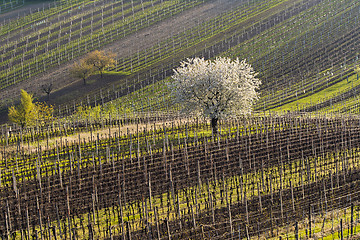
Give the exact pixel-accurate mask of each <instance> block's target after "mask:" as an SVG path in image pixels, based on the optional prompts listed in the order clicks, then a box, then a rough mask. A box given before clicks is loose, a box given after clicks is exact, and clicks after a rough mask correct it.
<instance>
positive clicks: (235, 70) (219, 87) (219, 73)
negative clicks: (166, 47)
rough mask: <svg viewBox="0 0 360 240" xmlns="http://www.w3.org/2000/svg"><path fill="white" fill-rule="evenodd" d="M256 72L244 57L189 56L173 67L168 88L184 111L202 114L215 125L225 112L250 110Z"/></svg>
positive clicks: (255, 86)
mask: <svg viewBox="0 0 360 240" xmlns="http://www.w3.org/2000/svg"><path fill="white" fill-rule="evenodd" d="M256 75H257V73H255V72H254V70H253V68H252V67H251V65H250V64H248V63H246V60H242V61H240V60H239V59H236V60H234V61H232V60H231V59H229V58H223V57H218V58H216V59H215V60H212V61H211V60H204V59H203V58H193V59H187V60H186V61H183V62H181V64H180V67H178V68H176V69H174V75H173V76H172V79H173V81H172V82H171V83H169V87H170V89H171V90H172V95H173V96H174V98H175V101H176V102H177V103H180V104H181V106H182V107H183V110H184V111H185V112H192V113H197V114H202V115H204V116H205V117H209V118H211V120H212V123H213V121H215V124H216V123H217V120H218V119H221V118H224V117H227V116H229V115H234V114H236V115H238V114H248V113H250V112H251V108H252V105H253V103H254V102H255V101H256V100H257V99H258V92H257V91H256V90H258V89H259V86H260V84H261V81H260V80H259V79H257V78H256ZM213 127H214V126H213ZM215 127H216V126H215Z"/></svg>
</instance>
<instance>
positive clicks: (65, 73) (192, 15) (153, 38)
mask: <svg viewBox="0 0 360 240" xmlns="http://www.w3.org/2000/svg"><path fill="white" fill-rule="evenodd" d="M243 2H244V1H242V0H241V1H239V0H213V1H209V2H206V3H204V4H202V5H200V6H197V7H195V8H192V9H189V10H187V11H185V12H183V13H181V14H178V15H176V16H174V17H172V18H171V19H166V20H164V21H162V22H160V23H158V24H156V25H154V26H152V27H149V28H145V29H142V30H140V31H138V32H137V33H134V34H132V35H129V36H127V37H125V38H123V39H120V40H119V41H117V42H114V43H112V44H110V45H108V46H106V47H104V48H103V50H108V51H111V52H114V53H116V54H117V55H118V56H121V57H126V56H129V55H132V54H133V53H135V52H136V51H138V50H139V51H142V50H144V49H146V48H149V47H151V46H153V45H154V44H156V43H158V42H160V41H162V40H164V39H166V38H167V37H168V36H170V35H171V34H172V33H173V34H174V33H177V32H180V31H183V30H185V29H189V28H191V27H194V26H196V25H197V24H198V23H199V22H203V21H206V20H209V19H211V18H214V17H216V16H218V15H220V14H222V13H224V12H227V11H230V10H232V9H234V8H236V7H237V6H239V5H241V4H243ZM72 63H73V61H71V62H69V63H67V64H64V65H61V66H60V67H58V68H56V69H52V70H50V71H48V72H45V73H43V74H41V75H38V76H35V77H33V78H31V79H28V80H27V81H24V82H21V83H19V84H17V85H15V86H12V87H9V88H7V89H5V90H2V91H0V99H18V96H19V89H24V90H26V91H28V92H32V93H34V95H35V96H43V95H44V94H43V93H42V92H41V91H40V86H41V85H42V84H44V83H47V82H49V81H51V82H53V83H54V88H55V89H62V88H64V87H66V86H69V85H70V84H72V83H74V82H77V81H79V80H77V79H73V78H72V77H71V76H70V75H69V68H70V66H71V65H72Z"/></svg>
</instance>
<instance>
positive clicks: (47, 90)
mask: <svg viewBox="0 0 360 240" xmlns="http://www.w3.org/2000/svg"><path fill="white" fill-rule="evenodd" d="M41 90H42V91H43V92H44V93H46V95H47V100H48V101H49V100H50V93H51V92H52V90H53V84H52V83H48V84H43V85H41Z"/></svg>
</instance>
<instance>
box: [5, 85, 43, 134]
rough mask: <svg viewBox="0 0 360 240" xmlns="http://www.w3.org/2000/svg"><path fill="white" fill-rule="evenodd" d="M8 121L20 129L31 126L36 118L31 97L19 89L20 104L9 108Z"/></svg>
mask: <svg viewBox="0 0 360 240" xmlns="http://www.w3.org/2000/svg"><path fill="white" fill-rule="evenodd" d="M8 116H9V120H10V121H12V122H14V123H17V124H19V125H20V126H21V127H25V126H27V125H31V124H33V123H34V122H35V120H36V118H37V107H36V105H35V104H34V103H33V95H31V94H29V93H27V92H26V91H25V90H23V89H21V103H20V104H19V105H18V106H16V107H14V106H11V107H10V108H9V115H8Z"/></svg>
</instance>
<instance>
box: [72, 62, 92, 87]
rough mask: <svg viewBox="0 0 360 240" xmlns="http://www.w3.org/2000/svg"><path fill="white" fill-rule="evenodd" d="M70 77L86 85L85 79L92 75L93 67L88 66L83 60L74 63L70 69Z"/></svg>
mask: <svg viewBox="0 0 360 240" xmlns="http://www.w3.org/2000/svg"><path fill="white" fill-rule="evenodd" d="M70 72H71V75H72V76H74V77H75V78H80V79H82V80H83V81H84V85H86V79H87V78H88V77H90V76H91V75H92V74H93V73H94V69H93V65H90V64H88V63H87V62H86V61H85V60H80V61H79V62H75V63H74V65H73V66H72V67H71V69H70Z"/></svg>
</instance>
